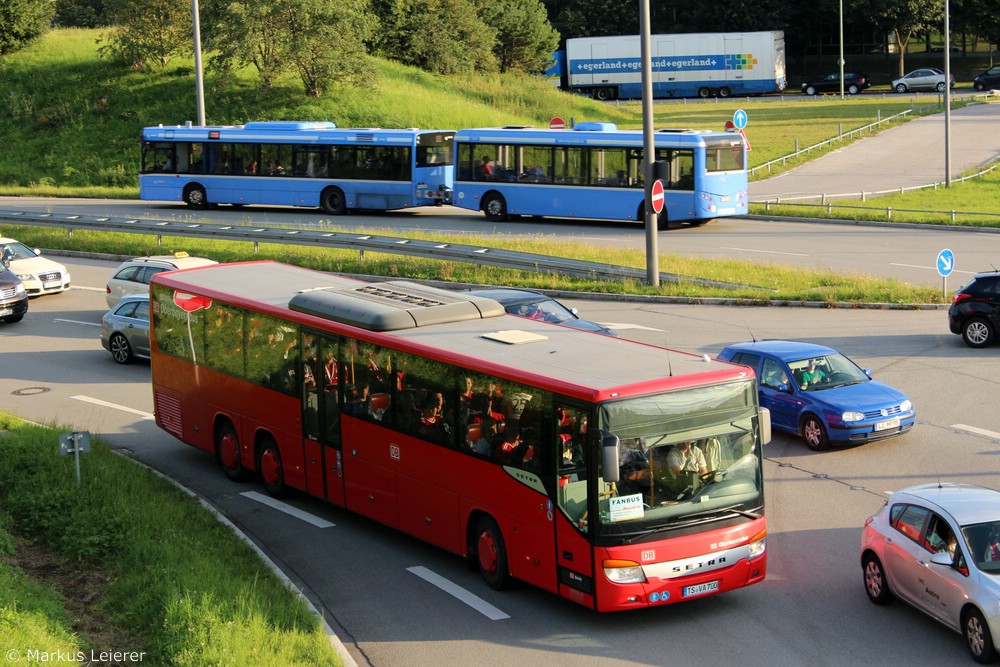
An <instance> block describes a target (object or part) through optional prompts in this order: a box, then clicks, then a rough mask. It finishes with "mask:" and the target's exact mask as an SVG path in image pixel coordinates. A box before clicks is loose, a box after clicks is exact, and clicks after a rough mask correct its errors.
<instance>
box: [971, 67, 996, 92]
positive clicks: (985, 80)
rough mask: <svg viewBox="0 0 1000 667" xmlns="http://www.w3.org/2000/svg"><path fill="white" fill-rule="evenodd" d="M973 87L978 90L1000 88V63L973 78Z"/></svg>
mask: <svg viewBox="0 0 1000 667" xmlns="http://www.w3.org/2000/svg"><path fill="white" fill-rule="evenodd" d="M972 87H973V88H975V89H976V90H986V89H987V88H989V89H990V90H993V89H994V88H1000V65H994V66H993V67H991V68H989V69H988V70H986V71H985V72H983V73H982V74H980V75H979V76H977V77H976V78H975V79H973V80H972Z"/></svg>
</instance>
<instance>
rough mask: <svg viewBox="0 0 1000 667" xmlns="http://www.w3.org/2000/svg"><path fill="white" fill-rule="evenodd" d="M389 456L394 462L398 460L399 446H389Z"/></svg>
mask: <svg viewBox="0 0 1000 667" xmlns="http://www.w3.org/2000/svg"><path fill="white" fill-rule="evenodd" d="M389 456H390V457H391V458H392V459H393V460H395V461H398V460H399V445H389Z"/></svg>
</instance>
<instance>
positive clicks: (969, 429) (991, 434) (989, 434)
mask: <svg viewBox="0 0 1000 667" xmlns="http://www.w3.org/2000/svg"><path fill="white" fill-rule="evenodd" d="M951 428H953V429H955V430H956V431H965V432H966V433H972V434H974V435H981V436H983V437H984V438H995V439H1000V433H997V432H996V431H987V430H986V429H984V428H976V427H975V426H966V425H965V424H952V425H951Z"/></svg>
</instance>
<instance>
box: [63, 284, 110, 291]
mask: <svg viewBox="0 0 1000 667" xmlns="http://www.w3.org/2000/svg"><path fill="white" fill-rule="evenodd" d="M70 289H76V290H83V291H84V292H107V291H108V288H107V287H84V286H83V285H73V286H72V287H70Z"/></svg>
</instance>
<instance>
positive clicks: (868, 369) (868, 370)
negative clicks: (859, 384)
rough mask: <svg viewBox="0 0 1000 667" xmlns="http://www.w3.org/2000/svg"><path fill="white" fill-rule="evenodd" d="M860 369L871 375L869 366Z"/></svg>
mask: <svg viewBox="0 0 1000 667" xmlns="http://www.w3.org/2000/svg"><path fill="white" fill-rule="evenodd" d="M861 370H863V371H864V372H865V375H867V376H868V377H871V376H872V369H870V368H862V369H861Z"/></svg>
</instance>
